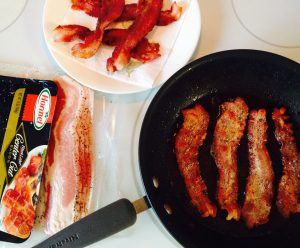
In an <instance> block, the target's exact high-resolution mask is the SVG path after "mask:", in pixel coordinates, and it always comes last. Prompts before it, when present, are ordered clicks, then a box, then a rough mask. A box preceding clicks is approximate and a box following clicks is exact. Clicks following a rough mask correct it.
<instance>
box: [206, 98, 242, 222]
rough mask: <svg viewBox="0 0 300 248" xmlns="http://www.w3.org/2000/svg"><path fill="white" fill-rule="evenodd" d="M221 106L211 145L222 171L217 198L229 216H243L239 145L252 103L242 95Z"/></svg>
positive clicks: (235, 217)
mask: <svg viewBox="0 0 300 248" xmlns="http://www.w3.org/2000/svg"><path fill="white" fill-rule="evenodd" d="M221 110H222V113H221V116H220V117H219V119H218V120H217V123H216V126H215V131H214V139H213V144H212V149H211V151H212V155H213V156H214V158H215V162H216V165H217V167H218V171H219V180H218V185H217V198H218V202H219V205H220V207H221V209H225V210H227V212H228V215H227V218H226V219H227V220H231V219H234V220H239V219H240V215H241V209H240V206H239V205H238V204H237V197H238V179H237V148H238V145H239V143H240V140H241V138H242V136H243V133H244V129H245V126H246V119H247V116H248V106H247V104H246V103H245V101H244V100H243V99H242V98H239V97H238V98H236V99H235V100H234V101H232V102H225V103H223V104H222V106H221Z"/></svg>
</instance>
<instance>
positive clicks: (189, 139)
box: [175, 104, 217, 217]
mask: <svg viewBox="0 0 300 248" xmlns="http://www.w3.org/2000/svg"><path fill="white" fill-rule="evenodd" d="M182 113H183V118H184V121H183V125H182V127H181V129H180V130H179V132H178V134H177V135H176V137H175V153H176V159H177V163H178V167H179V171H180V173H181V175H182V176H183V178H184V182H185V186H186V189H187V192H188V194H189V196H190V198H191V202H192V204H193V205H194V206H195V207H196V208H197V209H198V211H199V212H200V213H201V214H202V216H203V217H208V216H212V217H215V216H216V212H217V208H216V206H215V205H214V204H213V203H212V202H211V201H210V200H209V198H208V196H207V187H206V184H205V182H204V180H203V179H202V177H201V174H200V169H199V164H198V149H199V147H200V146H201V145H202V144H203V141H204V140H205V138H206V135H207V127H208V123H209V115H208V113H207V112H206V111H205V110H204V109H203V108H202V106H200V105H199V104H196V105H195V107H194V108H190V109H185V110H183V111H182Z"/></svg>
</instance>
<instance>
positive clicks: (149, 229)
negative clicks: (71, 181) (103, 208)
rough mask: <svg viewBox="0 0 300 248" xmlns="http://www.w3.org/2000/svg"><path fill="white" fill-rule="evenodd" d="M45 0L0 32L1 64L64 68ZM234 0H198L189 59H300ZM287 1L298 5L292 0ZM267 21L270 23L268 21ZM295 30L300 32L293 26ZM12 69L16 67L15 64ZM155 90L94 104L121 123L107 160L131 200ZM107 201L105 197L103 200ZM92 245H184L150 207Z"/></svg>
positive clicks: (104, 97) (34, 1)
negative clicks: (269, 55) (45, 25)
mask: <svg viewBox="0 0 300 248" xmlns="http://www.w3.org/2000/svg"><path fill="white" fill-rule="evenodd" d="M264 1H267V0H264ZM44 2H45V1H44V0H28V1H27V5H26V6H25V9H24V11H23V13H22V14H21V16H20V17H19V18H18V19H17V20H16V21H15V22H14V23H13V24H12V25H11V26H9V27H8V28H7V29H5V30H3V31H1V32H0V64H1V63H5V64H13V65H14V64H15V65H21V66H26V68H30V69H28V70H29V72H32V71H34V70H42V71H47V72H48V73H53V74H57V73H60V72H62V71H61V69H60V68H59V67H58V66H57V65H56V64H55V62H54V60H53V59H52V57H51V55H50V53H49V52H48V49H47V47H46V44H45V41H44V38H43V33H42V14H43V5H44ZM235 2H237V1H235V0H214V1H210V0H199V4H200V12H201V20H202V28H201V37H200V40H199V43H198V46H197V49H196V51H195V52H194V55H193V57H192V58H191V60H194V59H196V58H199V57H202V56H204V55H207V54H210V53H213V52H217V51H222V50H228V49H240V48H245V49H259V50H265V51H270V52H273V53H277V54H280V55H283V56H286V57H288V58H291V59H293V60H295V61H297V62H300V41H299V40H296V41H295V42H296V46H295V45H294V46H293V47H292V48H289V47H284V46H278V45H272V44H271V43H272V42H268V41H267V42H265V41H263V40H262V39H261V38H260V37H259V36H256V35H255V33H254V35H253V34H251V31H253V30H254V32H255V31H256V30H258V29H259V32H260V31H261V29H260V28H263V26H264V24H265V23H264V20H267V19H264V20H260V19H259V18H257V19H256V20H255V21H254V24H255V22H256V24H257V25H254V24H253V22H252V23H250V24H249V25H250V26H249V27H247V24H248V22H247V19H246V22H244V23H243V25H242V24H241V22H240V21H243V16H242V17H240V19H239V18H238V17H237V14H239V13H243V12H242V11H241V12H238V13H237V12H236V11H240V10H241V9H238V8H241V6H240V5H239V6H235V5H234V3H235ZM254 2H255V1H254ZM256 2H257V1H256ZM269 2H270V1H269ZM274 2H276V1H274ZM266 4H267V2H266ZM266 4H265V5H264V6H263V7H264V8H266ZM287 4H297V3H296V1H292V0H289V1H287ZM297 6H299V4H297ZM234 7H235V9H234ZM1 11H2V10H1ZM8 14H9V13H8ZM270 14H272V13H270V12H268V13H267V15H270ZM245 18H249V17H245ZM244 21H245V20H244ZM289 21H290V22H292V21H293V19H292V18H290V20H289ZM267 24H268V25H270V23H267ZM251 25H252V26H251ZM253 25H254V26H253ZM287 25H288V26H289V27H290V25H294V23H288V24H287ZM245 27H246V28H245ZM267 27H268V26H267ZM294 27H297V25H294ZM252 28H254V29H252ZM264 28H266V27H264ZM272 29H276V25H275V26H272V27H269V29H268V28H266V30H272ZM287 32H288V31H287ZM295 32H299V31H296V30H295ZM259 34H260V33H259ZM298 34H299V33H298ZM272 35H273V36H274V37H272ZM276 35H278V34H277V33H276V32H274V33H272V32H271V33H270V35H269V36H268V38H269V37H270V39H271V41H272V39H273V40H275V41H277V40H276V39H277V37H276ZM282 35H284V34H282ZM293 37H295V39H298V36H291V37H287V38H289V39H293ZM299 37H300V36H299ZM287 42H288V41H287ZM293 44H294V43H293ZM297 44H299V46H297ZM10 70H11V71H12V70H13V67H11V69H10ZM156 91H157V89H154V90H152V91H150V90H148V91H145V92H142V93H136V94H129V95H108V94H103V93H100V92H97V93H96V104H97V102H98V103H100V102H103V101H104V102H105V103H106V105H107V106H108V107H109V108H108V109H109V110H110V111H112V112H111V113H110V114H111V115H110V116H111V118H112V120H111V121H113V122H115V123H117V124H116V126H115V127H114V130H113V132H114V136H113V137H114V140H113V144H114V148H113V151H115V152H116V153H115V155H114V156H113V157H112V158H111V159H110V160H109V161H110V162H111V163H113V166H116V167H118V168H120V170H119V172H118V173H121V174H122V180H120V181H118V182H117V184H118V186H117V189H118V190H119V191H118V196H120V197H126V198H128V199H130V200H135V199H137V198H139V197H142V196H143V195H144V190H143V186H142V182H141V178H140V176H139V171H138V161H137V140H138V134H139V130H140V126H141V122H142V119H143V115H144V113H145V111H146V109H147V106H148V104H149V102H150V100H151V99H152V97H153V96H154V94H155V92H156ZM96 106H97V105H96ZM96 111H97V109H96ZM95 115H96V118H97V116H98V118H99V115H101V110H99V111H98V112H97V113H96V114H95ZM120 123H121V125H120ZM96 135H97V133H96ZM123 172H124V173H123ZM125 172H126V173H125ZM109 200H110V199H103V202H105V201H109ZM44 238H45V235H43V234H42V233H41V232H38V231H33V233H32V236H31V237H30V238H29V239H28V240H27V241H26V242H25V243H23V244H22V247H31V246H32V245H34V244H36V243H38V242H39V241H41V240H42V239H44ZM0 247H20V245H18V244H10V243H5V242H0ZM91 247H145V248H147V247H180V245H179V244H178V243H177V242H176V241H175V240H174V239H173V238H172V237H171V235H169V234H168V232H167V231H165V230H164V228H163V227H162V225H161V224H160V222H159V220H158V218H156V216H155V214H154V213H153V211H152V210H151V209H150V210H148V211H146V212H144V213H142V214H140V215H138V218H137V223H136V224H135V225H134V226H133V227H130V228H129V229H127V230H124V231H122V232H121V233H119V234H116V235H114V236H112V237H109V238H107V239H105V240H103V241H101V242H98V243H95V244H94V245H92V246H91Z"/></svg>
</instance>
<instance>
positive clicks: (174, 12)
mask: <svg viewBox="0 0 300 248" xmlns="http://www.w3.org/2000/svg"><path fill="white" fill-rule="evenodd" d="M181 14H182V7H180V6H179V5H178V4H177V3H176V2H173V3H172V5H171V8H170V9H168V10H163V11H161V12H160V15H159V17H158V21H157V23H156V25H158V26H166V25H169V24H170V23H172V22H175V21H177V20H178V19H179V18H180V16H181ZM137 15H138V5H137V4H135V3H133V4H126V5H125V7H124V10H123V12H122V15H121V16H120V17H119V18H118V19H117V20H116V21H117V22H122V21H133V20H135V18H136V17H137Z"/></svg>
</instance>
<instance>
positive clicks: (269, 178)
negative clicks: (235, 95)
mask: <svg viewBox="0 0 300 248" xmlns="http://www.w3.org/2000/svg"><path fill="white" fill-rule="evenodd" d="M267 129H268V124H267V120H266V110H265V109H259V110H252V111H251V112H250V115H249V121H248V147H249V163H250V173H249V176H248V181H247V186H246V199H245V202H244V206H243V209H242V216H243V218H244V219H245V221H246V225H247V226H248V227H249V228H253V227H254V226H258V225H262V224H265V223H267V222H268V221H269V214H270V211H271V207H272V198H273V180H274V172H273V168H272V161H271V159H270V156H269V153H268V150H267V147H266V142H267Z"/></svg>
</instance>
